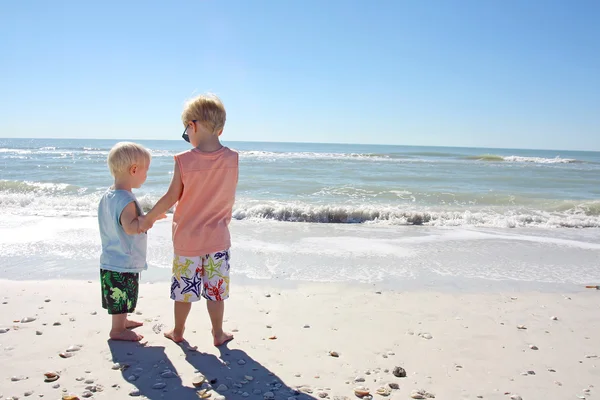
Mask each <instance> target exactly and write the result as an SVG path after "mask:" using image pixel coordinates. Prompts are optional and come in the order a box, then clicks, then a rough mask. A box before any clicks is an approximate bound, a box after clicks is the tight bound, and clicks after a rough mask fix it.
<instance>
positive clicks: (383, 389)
mask: <svg viewBox="0 0 600 400" xmlns="http://www.w3.org/2000/svg"><path fill="white" fill-rule="evenodd" d="M376 393H377V394H378V395H380V396H389V395H390V394H391V393H392V391H391V390H390V389H388V388H386V387H380V388H379V389H377V392H376Z"/></svg>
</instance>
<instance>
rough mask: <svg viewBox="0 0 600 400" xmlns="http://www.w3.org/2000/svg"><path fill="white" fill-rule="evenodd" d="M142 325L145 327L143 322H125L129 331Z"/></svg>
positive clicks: (128, 320)
mask: <svg viewBox="0 0 600 400" xmlns="http://www.w3.org/2000/svg"><path fill="white" fill-rule="evenodd" d="M142 325H144V323H143V322H138V321H133V320H130V319H127V320H125V328H127V329H132V328H137V327H138V326H142Z"/></svg>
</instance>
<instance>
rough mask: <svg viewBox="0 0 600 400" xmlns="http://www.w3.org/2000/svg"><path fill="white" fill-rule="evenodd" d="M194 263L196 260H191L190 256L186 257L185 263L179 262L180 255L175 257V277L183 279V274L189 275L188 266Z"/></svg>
mask: <svg viewBox="0 0 600 400" xmlns="http://www.w3.org/2000/svg"><path fill="white" fill-rule="evenodd" d="M193 263H194V262H193V261H192V260H190V259H189V258H186V259H185V263H182V262H179V259H178V257H175V258H174V259H173V275H175V278H177V279H181V275H184V276H186V277H187V276H188V275H189V272H188V268H189V267H190V265H192V264H193Z"/></svg>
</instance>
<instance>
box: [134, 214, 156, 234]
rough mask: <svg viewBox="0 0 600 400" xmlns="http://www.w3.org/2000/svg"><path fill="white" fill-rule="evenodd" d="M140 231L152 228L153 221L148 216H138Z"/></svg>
mask: <svg viewBox="0 0 600 400" xmlns="http://www.w3.org/2000/svg"><path fill="white" fill-rule="evenodd" d="M138 223H139V227H138V233H142V232H146V231H147V230H148V229H150V228H152V225H154V224H153V222H152V221H151V220H150V219H149V218H148V217H146V216H144V215H140V216H139V217H138Z"/></svg>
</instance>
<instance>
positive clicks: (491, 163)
mask: <svg viewBox="0 0 600 400" xmlns="http://www.w3.org/2000/svg"><path fill="white" fill-rule="evenodd" d="M114 143H116V141H115V140H88V139H81V140H75V139H0V206H1V207H2V211H3V214H4V215H5V218H4V221H3V222H2V223H0V232H1V233H2V239H1V240H0V261H1V262H2V263H3V264H4V266H5V268H3V272H4V275H9V273H10V271H12V272H13V273H15V274H17V275H19V276H21V277H23V278H34V275H35V274H31V273H29V272H27V270H26V269H25V270H23V268H22V267H23V265H24V264H27V263H31V262H36V263H38V264H39V265H40V266H41V269H42V270H43V271H45V272H44V273H45V274H46V275H44V276H52V271H54V273H56V274H58V275H59V276H67V277H82V276H91V275H90V274H91V273H92V271H94V273H95V272H97V271H96V270H94V269H91V268H92V267H94V266H95V265H96V264H97V260H96V257H97V256H98V254H99V247H98V246H99V238H98V233H97V228H96V226H95V216H96V208H97V204H98V199H99V198H100V196H101V194H102V193H103V191H104V190H106V188H107V187H108V186H110V184H111V177H110V174H109V172H108V169H107V166H106V156H107V154H108V151H109V150H110V148H111V147H112V145H114ZM141 143H142V144H144V145H145V146H146V147H147V148H148V149H150V151H151V153H152V163H151V167H150V171H149V174H148V180H147V182H146V184H145V185H144V186H143V187H142V188H141V189H139V190H137V191H136V195H137V196H138V198H139V200H140V202H141V203H142V205H143V207H144V208H146V209H148V208H150V207H151V206H152V204H154V202H156V201H157V200H158V198H160V196H161V195H162V194H163V193H164V191H165V190H166V189H167V187H168V185H169V182H170V180H171V176H172V171H173V164H174V161H173V155H174V154H176V153H178V152H181V151H184V150H186V149H187V148H188V147H187V146H188V145H187V143H185V142H183V141H141ZM225 144H226V145H227V146H229V147H231V148H233V149H235V150H237V151H238V152H239V153H240V179H239V186H238V195H237V199H236V203H235V207H234V211H233V221H232V232H233V234H234V249H235V248H237V250H238V254H239V255H240V256H241V257H240V260H239V264H238V268H237V272H238V273H240V274H243V275H245V276H247V277H250V278H254V279H265V278H268V279H271V278H281V279H286V280H313V281H357V282H364V283H372V282H384V281H388V280H389V279H392V280H394V279H395V281H396V282H397V281H398V280H406V279H407V278H408V279H418V278H419V276H421V277H423V276H426V279H425V281H427V282H431V279H433V280H434V281H435V280H436V279H443V278H444V277H452V276H461V277H463V278H465V279H487V280H497V281H506V280H508V281H520V282H545V283H568V282H572V283H575V282H577V283H583V282H588V281H590V280H594V279H597V280H600V272H598V270H599V269H600V263H599V261H600V253H599V250H600V245H598V242H599V240H598V239H599V238H600V231H599V230H598V228H600V153H599V152H574V151H556V150H522V149H514V150H512V149H479V148H478V149H475V148H451V147H408V146H379V145H346V144H309V143H258V142H225ZM168 224H169V223H168V221H166V222H159V223H157V227H158V228H155V230H153V231H151V238H150V243H151V246H150V248H149V257H150V264H151V266H155V267H157V268H159V269H162V270H164V271H167V270H168V268H169V266H170V252H171V249H170V244H169V240H170V238H169V229H168ZM583 228H585V229H583ZM153 232H157V233H155V234H153ZM153 241H154V242H153ZM516 244H518V245H516ZM519 245H523V248H522V249H521V248H520V247H519ZM152 246H155V247H152ZM488 247H489V248H488ZM518 251H522V254H521V253H519V254H516V253H515V254H516V255H515V257H514V258H515V260H516V261H515V260H511V259H510V256H509V253H511V252H518ZM573 251H577V259H574V258H573V257H574V254H575V253H573ZM446 253H447V254H446ZM234 254H235V253H234ZM527 254H529V255H531V254H534V255H535V256H534V257H533V259H528V258H527V257H530V256H527ZM494 255H497V258H494ZM498 257H499V258H498ZM507 257H509V259H506V258H507ZM540 257H541V258H540ZM501 260H504V261H503V262H500V261H501ZM544 260H547V261H548V262H547V263H544V262H543V261H544ZM561 260H562V261H564V262H563V264H565V265H566V266H567V267H568V268H567V270H565V269H564V268H565V265H561V266H560V268H561V269H553V267H552V266H553V265H555V264H556V263H557V262H559V261H561ZM430 261H431V262H430ZM365 263H367V264H373V266H372V267H369V268H367V266H366V265H365ZM482 263H483V264H485V268H483V265H482ZM73 264H78V265H84V266H85V268H84V269H83V271H87V272H86V273H83V272H81V271H82V270H81V269H79V270H78V269H76V268H74V267H73ZM94 268H95V267H94ZM365 268H366V269H365ZM24 271H25V272H24ZM366 271H368V272H366ZM423 274H425V275H423ZM150 275H152V274H150ZM94 276H95V275H94Z"/></svg>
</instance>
